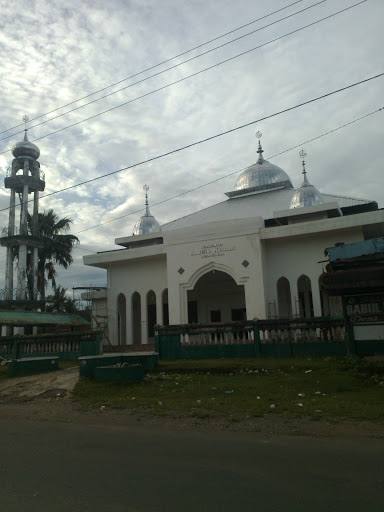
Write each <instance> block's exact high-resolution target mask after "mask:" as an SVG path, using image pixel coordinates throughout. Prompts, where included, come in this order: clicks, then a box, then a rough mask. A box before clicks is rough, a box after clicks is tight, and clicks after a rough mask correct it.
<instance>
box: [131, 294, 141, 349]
mask: <svg viewBox="0 0 384 512" xmlns="http://www.w3.org/2000/svg"><path fill="white" fill-rule="evenodd" d="M131 312H132V340H133V344H134V345H140V344H141V296H140V293H139V292H134V293H133V294H132V297H131Z"/></svg>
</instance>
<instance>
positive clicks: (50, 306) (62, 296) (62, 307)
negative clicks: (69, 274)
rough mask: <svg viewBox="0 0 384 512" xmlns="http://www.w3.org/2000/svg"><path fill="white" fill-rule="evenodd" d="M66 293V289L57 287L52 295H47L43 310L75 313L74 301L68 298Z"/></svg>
mask: <svg viewBox="0 0 384 512" xmlns="http://www.w3.org/2000/svg"><path fill="white" fill-rule="evenodd" d="M66 293H67V289H66V288H63V287H62V286H60V285H59V286H57V287H56V288H55V291H54V294H53V295H48V297H47V299H46V308H45V310H46V311H48V312H55V313H76V312H77V307H76V301H75V300H74V299H71V298H70V297H68V296H67V295H66Z"/></svg>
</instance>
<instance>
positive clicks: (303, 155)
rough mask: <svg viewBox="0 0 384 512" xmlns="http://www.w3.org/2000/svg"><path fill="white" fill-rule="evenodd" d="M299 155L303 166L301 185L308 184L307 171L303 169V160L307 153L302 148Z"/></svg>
mask: <svg viewBox="0 0 384 512" xmlns="http://www.w3.org/2000/svg"><path fill="white" fill-rule="evenodd" d="M299 155H300V157H301V158H302V159H303V161H302V166H303V173H302V174H303V185H309V181H308V178H307V171H306V170H305V160H304V158H305V157H306V156H307V153H306V152H305V151H304V149H302V150H301V151H300V153H299Z"/></svg>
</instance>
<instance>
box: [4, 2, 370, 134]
mask: <svg viewBox="0 0 384 512" xmlns="http://www.w3.org/2000/svg"><path fill="white" fill-rule="evenodd" d="M326 1H327V0H320V1H319V2H317V3H315V4H313V5H310V6H308V7H305V8H304V9H301V10H300V11H296V12H294V13H292V14H289V15H288V16H285V17H284V18H281V19H279V20H276V21H273V22H272V23H269V24H268V25H264V27H260V28H258V29H255V30H253V31H252V32H248V33H247V34H243V35H242V36H239V37H237V38H236V39H233V40H232V41H227V42H226V43H223V44H221V45H219V46H216V47H215V48H211V49H210V50H207V51H205V52H203V53H201V54H199V55H195V56H194V57H190V58H189V59H187V60H184V61H183V62H179V63H178V64H174V65H173V66H170V67H169V68H166V69H163V70H162V71H158V72H157V73H154V74H153V75H150V76H147V77H145V78H143V79H141V80H138V81H137V82H134V83H132V84H129V85H126V86H125V87H122V88H121V89H117V90H116V91H113V92H110V93H108V94H105V95H104V96H100V98H96V99H94V100H92V101H89V102H88V103H84V104H83V105H80V106H78V107H75V108H73V109H71V110H68V111H67V112H63V113H61V114H58V115H57V116H54V117H51V118H50V119H46V120H45V121H42V122H40V123H37V124H35V125H33V126H30V127H29V129H33V128H36V127H38V126H41V125H43V124H46V123H49V122H51V121H54V120H55V119H58V118H59V117H63V116H66V115H67V114H70V113H71V112H75V111H77V110H80V109H82V108H84V107H87V106H88V105H91V104H93V103H96V102H98V101H100V100H103V99H105V98H108V97H109V96H113V95H114V94H117V93H118V92H121V91H124V90H126V89H129V88H131V87H133V86H135V85H138V84H141V83H143V82H146V81H147V80H149V79H150V78H154V77H156V76H159V75H162V74H163V73H167V72H168V71H171V70H172V69H175V68H178V67H179V66H182V65H183V64H186V63H188V62H191V61H193V60H196V59H199V58H200V57H203V56H204V55H207V54H208V53H212V52H214V51H216V50H218V49H219V48H223V47H224V46H227V45H229V44H232V43H234V42H236V41H239V40H240V39H243V38H245V37H248V36H250V35H252V34H255V33H256V32H259V31H261V30H264V29H265V28H268V27H271V26H272V25H275V24H277V23H280V22H281V21H284V20H287V19H288V18H291V17H293V16H296V15H297V14H300V13H302V12H304V11H307V10H309V9H312V8H313V7H316V6H318V5H320V4H322V3H324V2H326ZM362 1H363V2H366V1H367V0H362ZM19 126H20V125H19ZM23 132H24V130H21V131H19V132H16V133H12V134H11V135H7V136H6V137H3V138H2V139H0V142H1V141H3V140H6V139H9V138H11V137H14V136H15V135H18V134H20V133H23Z"/></svg>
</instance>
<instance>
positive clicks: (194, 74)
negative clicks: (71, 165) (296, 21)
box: [0, 0, 367, 211]
mask: <svg viewBox="0 0 384 512" xmlns="http://www.w3.org/2000/svg"><path fill="white" fill-rule="evenodd" d="M365 2H367V0H361V1H360V2H358V3H356V4H353V5H351V6H349V7H346V8H345V9H342V10H340V11H337V12H335V13H333V14H330V15H329V16H326V17H324V18H321V19H319V20H316V21H314V22H312V23H309V24H308V25H304V26H303V27H300V28H298V29H295V30H293V31H291V32H288V33H286V34H283V35H282V36H279V37H276V38H275V39H271V40H270V41H267V42H266V43H263V44H261V45H259V46H256V47H254V48H251V49H249V50H246V51H244V52H242V53H239V54H237V55H235V56H233V57H230V58H228V59H225V60H223V61H221V62H218V63H216V64H213V65H212V66H209V67H208V68H205V69H202V70H200V71H197V72H196V73H192V74H191V75H188V76H186V77H184V78H180V79H179V80H176V81H174V82H171V83H169V84H166V85H164V86H162V87H159V88H158V89H154V90H152V91H150V92H148V93H145V94H143V95H141V96H137V97H136V98H133V99H131V100H128V101H126V102H124V103H120V104H119V105H116V106H114V107H111V108H109V109H107V110H104V111H103V112H99V113H98V114H94V115H92V116H90V117H87V118H85V119H82V120H81V121H77V122H76V123H72V124H70V125H68V126H65V127H63V128H60V129H58V130H55V131H53V132H50V133H47V134H46V135H42V136H41V137H38V138H36V139H33V140H32V141H31V142H36V141H39V140H41V139H44V138H46V137H50V136H51V135H55V134H57V133H60V132H62V131H64V130H68V129H69V128H73V127H74V126H78V125H79V124H82V123H84V122H86V121H90V120H91V119H95V118H96V117H99V116H101V115H104V114H106V113H108V112H112V111H113V110H116V109H118V108H121V107H123V106H125V105H128V104H130V103H133V102H134V101H137V100H140V99H142V98H145V97H147V96H150V95H152V94H154V93H156V92H159V91H162V90H164V89H167V88H168V87H171V86H173V85H176V84H178V83H181V82H183V81H185V80H187V79H189V78H192V77H194V76H197V75H200V74H201V73H204V72H205V71H208V70H210V69H214V68H216V67H218V66H221V65H222V64H225V63H227V62H230V61H232V60H234V59H237V58H238V57H242V56H243V55H246V54H248V53H251V52H253V51H255V50H257V49H259V48H262V47H264V46H267V45H268V44H271V43H273V42H276V41H279V40H280V39H283V38H285V37H288V36H290V35H292V34H295V33H297V32H300V31H301V30H304V29H306V28H309V27H311V26H313V25H316V24H318V23H320V22H322V21H325V20H328V19H330V18H333V17H334V16H337V15H338V14H341V13H343V12H345V11H348V10H350V9H353V8H354V7H357V6H358V5H361V4H363V3H365ZM8 151H10V149H7V150H5V151H3V152H1V153H0V155H3V154H5V153H7V152H8ZM0 211H1V210H0Z"/></svg>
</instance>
